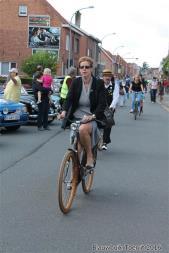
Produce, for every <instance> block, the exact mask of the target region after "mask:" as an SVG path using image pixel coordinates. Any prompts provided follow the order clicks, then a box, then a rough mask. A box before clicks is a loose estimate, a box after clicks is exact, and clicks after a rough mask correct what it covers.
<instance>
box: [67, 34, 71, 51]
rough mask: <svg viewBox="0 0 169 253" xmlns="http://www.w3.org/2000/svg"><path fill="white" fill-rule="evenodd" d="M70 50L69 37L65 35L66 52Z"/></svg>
mask: <svg viewBox="0 0 169 253" xmlns="http://www.w3.org/2000/svg"><path fill="white" fill-rule="evenodd" d="M69 49H70V36H69V34H66V50H67V51H69Z"/></svg>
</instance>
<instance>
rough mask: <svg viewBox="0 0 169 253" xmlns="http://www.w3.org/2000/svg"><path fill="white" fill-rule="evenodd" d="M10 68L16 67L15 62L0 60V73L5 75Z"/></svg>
mask: <svg viewBox="0 0 169 253" xmlns="http://www.w3.org/2000/svg"><path fill="white" fill-rule="evenodd" d="M11 68H16V62H0V75H2V76H3V75H4V76H7V75H8V74H9V70H10V69H11Z"/></svg>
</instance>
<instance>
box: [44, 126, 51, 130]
mask: <svg viewBox="0 0 169 253" xmlns="http://www.w3.org/2000/svg"><path fill="white" fill-rule="evenodd" d="M43 129H44V130H48V131H50V130H51V129H50V127H44V128H43Z"/></svg>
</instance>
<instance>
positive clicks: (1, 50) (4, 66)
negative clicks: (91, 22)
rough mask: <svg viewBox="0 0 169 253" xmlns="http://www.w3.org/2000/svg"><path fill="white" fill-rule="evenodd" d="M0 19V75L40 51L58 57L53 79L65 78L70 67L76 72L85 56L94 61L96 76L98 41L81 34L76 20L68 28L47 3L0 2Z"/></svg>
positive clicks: (22, 0)
mask: <svg viewBox="0 0 169 253" xmlns="http://www.w3.org/2000/svg"><path fill="white" fill-rule="evenodd" d="M7 17H8V18H7ZM0 19H1V22H0V45H1V46H0V75H6V74H7V73H8V71H9V69H10V68H12V67H17V68H18V69H20V67H21V64H22V61H23V60H24V59H26V58H27V57H29V56H31V55H32V54H34V53H36V52H39V51H42V50H43V51H44V50H46V51H48V52H51V53H53V54H55V55H56V56H57V59H58V60H57V62H56V75H65V74H66V73H67V70H68V67H69V66H70V65H73V66H75V67H76V68H77V71H78V59H79V58H80V57H81V56H84V55H87V56H91V57H92V58H93V59H94V67H95V70H94V71H95V73H96V72H97V69H98V57H99V46H98V43H99V42H100V41H99V39H97V38H95V37H94V36H92V35H89V34H87V33H86V32H85V31H83V30H82V29H81V28H80V22H79V20H78V23H77V24H76V25H74V24H70V23H69V22H68V21H67V20H66V19H65V18H64V17H63V16H62V15H61V14H60V13H58V12H57V10H55V9H54V8H53V7H52V6H51V5H50V4H49V2H48V1H47V0H40V1H35V0H1V1H0ZM70 38H71V39H70ZM70 42H71V43H70Z"/></svg>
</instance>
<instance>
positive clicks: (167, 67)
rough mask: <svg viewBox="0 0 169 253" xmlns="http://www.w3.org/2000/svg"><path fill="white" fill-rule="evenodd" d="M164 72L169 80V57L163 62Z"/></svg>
mask: <svg viewBox="0 0 169 253" xmlns="http://www.w3.org/2000/svg"><path fill="white" fill-rule="evenodd" d="M162 72H163V74H164V76H165V77H168V78H169V55H168V56H167V57H165V58H164V59H163V61H162Z"/></svg>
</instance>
